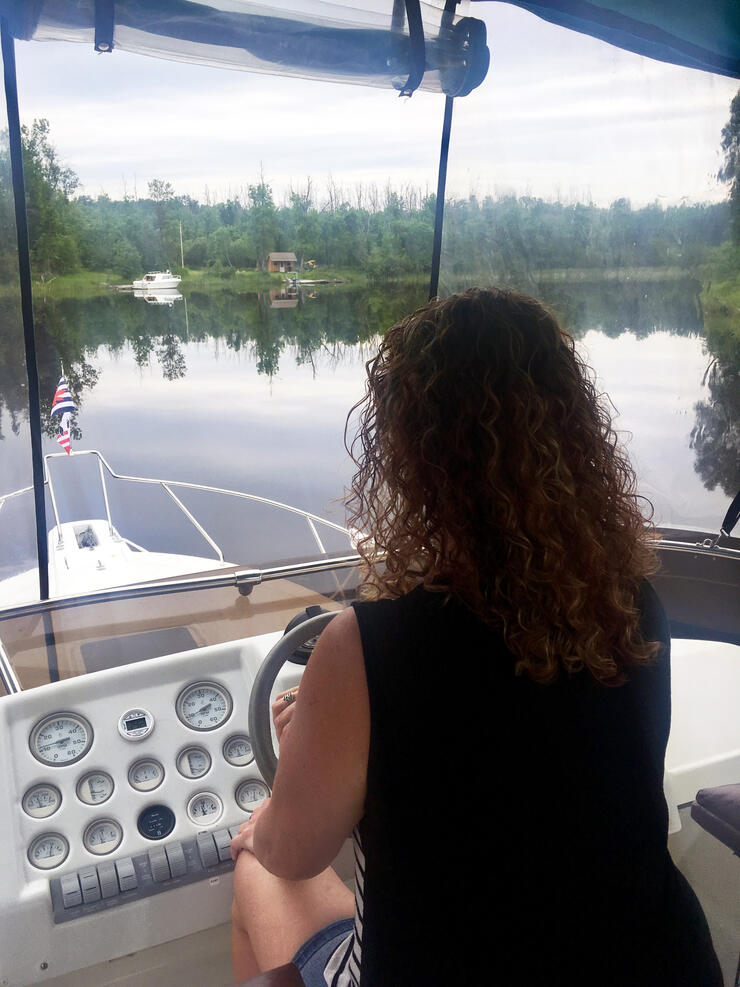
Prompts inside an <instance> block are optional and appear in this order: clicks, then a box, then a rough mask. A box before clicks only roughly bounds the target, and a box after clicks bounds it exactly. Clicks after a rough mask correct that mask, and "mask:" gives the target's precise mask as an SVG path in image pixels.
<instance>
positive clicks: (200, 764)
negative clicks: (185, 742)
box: [177, 747, 211, 778]
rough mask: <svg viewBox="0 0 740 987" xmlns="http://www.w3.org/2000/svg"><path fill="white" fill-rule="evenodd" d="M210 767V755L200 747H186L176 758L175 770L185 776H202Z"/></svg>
mask: <svg viewBox="0 0 740 987" xmlns="http://www.w3.org/2000/svg"><path fill="white" fill-rule="evenodd" d="M210 768H211V755H210V754H209V753H208V751H207V750H204V748H202V747H187V748H186V749H185V750H184V751H183V752H182V753H181V754H180V755H179V757H178V758H177V770H178V771H179V772H180V774H181V775H182V776H183V777H185V778H202V777H203V775H205V774H208V772H209V771H210Z"/></svg>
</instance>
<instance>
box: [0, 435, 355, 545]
mask: <svg viewBox="0 0 740 987" xmlns="http://www.w3.org/2000/svg"><path fill="white" fill-rule="evenodd" d="M70 455H71V456H95V457H96V458H97V460H98V468H99V470H100V482H101V486H102V489H103V499H104V502H105V515H106V520H107V522H108V527H109V529H110V531H111V534H113V532H114V526H113V521H112V518H111V512H110V503H109V501H108V487H107V485H106V482H105V473H104V471H103V467H105V469H106V470H107V471H108V473H109V474H110V476H111V477H113V478H114V479H116V480H126V481H129V482H131V483H150V484H155V485H158V486H160V487H161V488H162V489H163V490H165V491H166V492H167V494H169V496H170V497H171V498H172V500H173V501H174V502H175V504H176V505H177V506H178V508H179V509H180V511H181V512H182V513H183V514H184V515H185V517H186V518H187V519H188V521H189V522H190V523H191V524H192V525H193V527H194V528H195V529H196V531H197V532H198V533H199V534H200V535H201V536H202V537H203V538H204V540H205V541H207V542H208V544H209V545H210V546H211V548H212V549H213V551H214V552H215V553H216V556H217V558H218V560H219V562H221V563H223V564H224V565H226V564H227V562H226V560H225V558H224V553H223V551H222V550H221V548H220V546H219V545H218V544H217V543H216V542H215V541H214V540H213V538H211V536H210V535H209V534H208V532H207V531H206V529H205V528H204V527H203V526H202V525H201V524H200V523H199V521H198V520H197V519H196V518H195V517H194V515H193V514H192V513H191V512H190V511H189V510H188V508H187V507H186V506H185V505H184V504H183V502H182V501H181V500H180V498H179V497H178V496H177V495H176V494H175V493H174V492H173V490H172V489H171V488H172V487H181V488H184V489H188V490H203V491H205V492H206V493H216V494H224V495H226V496H229V497H239V498H241V499H242V500H251V501H254V502H255V503H259V504H266V505H268V506H269V507H276V508H279V509H280V510H283V511H288V512H289V513H291V514H297V515H299V516H300V517H302V518H303V519H304V520H305V522H306V524H307V526H308V530H309V532H310V534H311V536H312V537H313V539H314V542H315V543H316V547H317V548H318V550H319V552H320V553H321V554H322V555H325V554H326V548H325V547H324V543H323V542H322V540H321V537H320V535H319V532H318V530H317V528H316V525H317V524H319V525H321V524H323V525H325V526H326V527H328V528H332V529H333V530H334V531H338V532H339V533H340V534H342V535H344V536H345V537H346V538H347V540H348V541H349V543H350V545H351V544H352V536H351V534H350V532H349V531H348V530H347V528H344V527H342V526H341V525H339V524H335V523H334V522H333V521H327V520H326V518H322V517H319V516H318V515H317V514H312V513H311V512H310V511H304V510H302V509H301V508H300V507H293V506H291V505H290V504H283V503H282V502H281V501H279V500H271V499H270V498H269V497H259V496H257V495H256V494H247V493H242V492H241V491H240V490H227V489H226V488H224V487H211V486H207V485H206V484H204V483H187V482H184V481H182V480H161V479H156V478H153V477H144V476H127V475H125V474H123V473H116V471H115V470H114V469H113V468H112V466H111V465H110V463H109V462H108V461H107V459H106V458H105V456H103V454H102V453H101V452H99V451H98V450H97V449H80V450H77V451H74V452H72V453H69V454H68V453H65V452H51V453H47V455H45V456H44V483H45V484H48V486H49V496H50V498H51V505H52V509H53V511H54V518H55V521H56V529H57V531H58V532H59V535H58V537H59V540H60V542H61V521H60V518H59V509H58V507H57V502H56V496H55V493H54V483H53V481H52V476H51V470H50V467H49V460H50V459H68V458H69V456H70ZM31 490H33V487H32V486H30V487H24V488H23V489H21V490H14V491H13V492H12V493H9V494H4V495H2V496H0V510H2V508H3V506H4V505H5V501H6V500H10V499H11V498H12V497H17V496H19V495H20V494H23V493H28V492H29V491H31ZM124 540H126V541H127V539H124ZM138 547H139V546H137V548H138Z"/></svg>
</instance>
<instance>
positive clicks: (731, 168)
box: [717, 89, 740, 244]
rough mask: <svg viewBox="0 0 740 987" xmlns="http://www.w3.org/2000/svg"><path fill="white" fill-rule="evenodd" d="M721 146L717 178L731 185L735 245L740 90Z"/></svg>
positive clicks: (739, 229) (739, 227)
mask: <svg viewBox="0 0 740 987" xmlns="http://www.w3.org/2000/svg"><path fill="white" fill-rule="evenodd" d="M720 146H721V148H722V151H723V152H724V155H725V160H724V164H723V165H722V167H721V168H720V170H719V173H718V175H717V177H718V178H719V180H720V181H721V182H729V183H730V208H731V210H732V234H733V239H734V241H735V243H738V244H740V89H738V91H737V92H736V93H735V97H734V99H733V100H732V102H731V103H730V119H729V120H728V121H727V123H726V124H725V125H724V127H723V128H722V141H721V144H720Z"/></svg>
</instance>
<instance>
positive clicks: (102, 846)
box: [82, 819, 123, 856]
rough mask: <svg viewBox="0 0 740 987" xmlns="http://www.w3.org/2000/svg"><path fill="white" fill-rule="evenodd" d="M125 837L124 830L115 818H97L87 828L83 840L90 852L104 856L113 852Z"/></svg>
mask: <svg viewBox="0 0 740 987" xmlns="http://www.w3.org/2000/svg"><path fill="white" fill-rule="evenodd" d="M122 839H123V830H122V829H121V827H120V826H119V825H118V823H117V822H116V821H115V819H96V820H95V822H91V823H90V825H89V826H88V827H87V829H86V830H85V833H84V835H83V837H82V842H83V843H84V844H85V849H86V850H89V851H90V853H94V854H97V855H98V856H102V855H103V854H106V853H113V851H114V850H115V849H116V847H117V846H119V844H120V842H121V840H122Z"/></svg>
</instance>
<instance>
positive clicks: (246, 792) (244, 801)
mask: <svg viewBox="0 0 740 987" xmlns="http://www.w3.org/2000/svg"><path fill="white" fill-rule="evenodd" d="M235 795H236V804H237V805H238V806H239V808H240V809H244V811H245V812H254V810H255V809H256V808H257V806H258V805H261V804H262V803H263V802H264V801H265V799H267V798H269V797H270V789H269V788H268V787H267V785H266V784H265V783H264V782H262V781H257V780H256V778H249V779H247V781H243V782H242V783H241V785H239V786H238V787H237V789H236V792H235Z"/></svg>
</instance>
